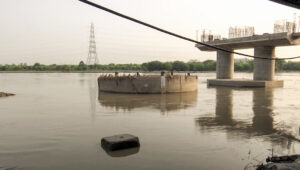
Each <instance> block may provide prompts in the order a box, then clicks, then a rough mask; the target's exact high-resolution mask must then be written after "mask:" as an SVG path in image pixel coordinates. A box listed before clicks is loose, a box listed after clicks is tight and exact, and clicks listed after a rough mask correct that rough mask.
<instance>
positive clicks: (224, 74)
mask: <svg viewBox="0 0 300 170" xmlns="http://www.w3.org/2000/svg"><path fill="white" fill-rule="evenodd" d="M233 72H234V59H233V54H232V53H228V52H225V51H220V50H218V51H217V79H232V78H233Z"/></svg>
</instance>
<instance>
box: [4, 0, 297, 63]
mask: <svg viewBox="0 0 300 170" xmlns="http://www.w3.org/2000/svg"><path fill="white" fill-rule="evenodd" d="M93 2H96V3H99V4H101V5H104V6H106V7H109V8H112V9H114V10H117V11H120V12H122V13H124V14H128V15H129V16H132V17H135V18H137V19H141V20H144V21H145V22H148V23H151V24H154V25H156V26H159V27H162V28H165V29H168V30H170V31H173V32H176V33H179V34H182V35H185V36H188V37H191V38H195V30H197V29H199V30H201V29H202V28H207V29H211V30H212V31H213V32H215V33H219V34H221V35H223V36H226V37H227V34H228V28H229V26H243V25H250V26H255V32H256V33H258V34H261V33H264V32H269V33H271V32H272V31H273V24H274V21H275V20H278V19H285V18H286V19H289V20H293V13H294V12H298V10H296V9H293V8H290V7H286V6H282V5H278V4H276V3H273V2H270V1H268V0H226V1H225V0H209V1H208V0H186V1H182V0H147V1H146V0H93ZM299 14H300V13H299ZM0 22H1V25H0V59H1V60H0V64H11V63H15V64H18V63H28V64H33V63H35V62H40V63H43V64H52V63H56V64H77V63H79V61H80V60H83V61H86V57H87V53H88V41H89V28H90V24H91V22H94V24H95V33H96V42H97V52H98V58H99V60H100V63H101V64H108V63H142V62H146V61H152V60H161V61H174V60H182V61H189V60H191V59H196V60H201V61H203V60H206V59H215V58H216V57H215V53H214V52H211V53H204V52H200V51H199V50H198V49H196V48H195V47H194V44H193V43H190V42H186V41H184V40H180V39H176V38H173V37H170V36H168V35H164V34H162V33H159V32H156V31H154V30H151V29H149V28H146V27H144V26H141V25H138V24H135V23H132V22H130V21H127V20H124V19H121V18H118V17H116V16H113V15H111V14H108V13H106V12H104V11H101V10H99V9H96V8H94V7H91V6H88V5H85V4H83V3H81V2H79V1H78V0H1V1H0ZM299 51H300V47H288V48H286V47H285V48H278V49H277V54H278V57H287V56H294V55H299ZM246 52H248V53H249V54H252V53H253V51H252V50H249V51H246Z"/></svg>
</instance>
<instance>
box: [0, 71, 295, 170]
mask: <svg viewBox="0 0 300 170" xmlns="http://www.w3.org/2000/svg"><path fill="white" fill-rule="evenodd" d="M98 75H99V74H91V73H86V74H84V73H28V74H27V73H16V74H15V73H8V74H0V91H5V92H11V93H15V94H16V96H13V97H8V98H0V169H1V167H2V166H3V167H15V169H17V170H54V169H55V170H83V169H86V170H96V169H97V170H99V169H101V170H102V169H103V170H121V169H122V170H153V169H155V170H182V169H188V170H199V169H203V170H210V169H212V170H217V169H219V170H235V169H243V168H244V167H245V166H246V165H247V164H249V165H251V164H259V163H260V161H264V160H265V158H266V157H267V156H269V155H271V153H272V150H273V152H274V154H277V155H281V154H300V145H299V144H300V136H299V127H300V113H299V110H300V100H299V96H300V73H280V74H277V75H276V78H277V79H282V80H284V81H285V87H284V88H274V89H267V90H266V89H261V88H256V89H245V88H244V89H237V88H235V89H232V88H208V87H207V85H206V79H208V78H214V77H215V74H214V73H199V74H198V76H199V79H198V80H199V89H198V92H195V93H182V94H168V95H134V94H132V95H128V94H109V93H100V94H98V89H97V84H96V78H97V76H98ZM235 77H242V78H251V77H252V74H250V73H235ZM120 133H130V134H133V135H136V136H138V137H139V138H140V142H141V147H140V148H139V149H131V150H126V151H124V152H116V153H106V152H105V151H104V150H102V148H101V147H100V139H101V138H102V137H105V136H110V135H114V134H120Z"/></svg>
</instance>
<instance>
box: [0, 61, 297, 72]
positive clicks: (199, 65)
mask: <svg viewBox="0 0 300 170" xmlns="http://www.w3.org/2000/svg"><path fill="white" fill-rule="evenodd" d="M105 70H111V71H113V70H142V71H160V70H168V71H172V70H173V71H215V70H216V61H214V60H206V61H203V62H200V61H196V60H191V61H189V62H182V61H174V62H160V61H151V62H147V63H143V64H107V65H86V64H85V63H84V62H83V61H80V63H79V64H78V65H56V64H52V65H44V64H40V63H35V64H34V65H27V64H26V63H21V64H18V65H15V64H12V65H0V71H24V72H25V71H62V72H70V71H105ZM252 70H253V60H240V61H236V62H235V71H252ZM276 71H300V62H291V61H289V62H286V61H281V60H280V61H276Z"/></svg>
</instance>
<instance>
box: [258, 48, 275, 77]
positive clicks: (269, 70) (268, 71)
mask: <svg viewBox="0 0 300 170" xmlns="http://www.w3.org/2000/svg"><path fill="white" fill-rule="evenodd" d="M274 54H275V47H272V46H258V47H254V55H255V56H258V57H266V58H270V59H271V58H274V57H275V55H274ZM253 69H254V71H253V72H254V74H253V79H254V80H267V81H272V80H274V74H275V60H267V59H258V58H255V59H254V68H253Z"/></svg>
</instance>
